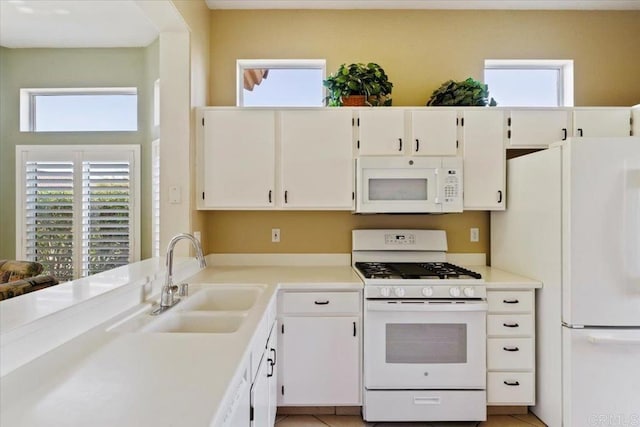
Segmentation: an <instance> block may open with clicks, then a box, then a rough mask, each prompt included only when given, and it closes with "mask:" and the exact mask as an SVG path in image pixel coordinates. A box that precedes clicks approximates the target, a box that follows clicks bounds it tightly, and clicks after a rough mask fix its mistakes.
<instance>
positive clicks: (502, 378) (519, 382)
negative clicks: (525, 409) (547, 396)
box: [487, 372, 536, 405]
mask: <svg viewBox="0 0 640 427" xmlns="http://www.w3.org/2000/svg"><path fill="white" fill-rule="evenodd" d="M535 397H536V390H535V375H534V373H533V372H489V373H488V374H487V404H489V405H535Z"/></svg>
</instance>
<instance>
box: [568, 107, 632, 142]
mask: <svg viewBox="0 0 640 427" xmlns="http://www.w3.org/2000/svg"><path fill="white" fill-rule="evenodd" d="M573 128H574V129H573V135H574V136H578V137H580V136H588V137H593V136H595V137H622V136H629V135H630V132H631V108H615V107H611V108H584V109H582V108H576V109H575V110H574V111H573Z"/></svg>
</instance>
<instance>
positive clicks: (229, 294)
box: [176, 285, 264, 311]
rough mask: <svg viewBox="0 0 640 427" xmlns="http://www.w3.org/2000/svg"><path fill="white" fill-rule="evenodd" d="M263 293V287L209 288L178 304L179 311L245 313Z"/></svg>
mask: <svg viewBox="0 0 640 427" xmlns="http://www.w3.org/2000/svg"><path fill="white" fill-rule="evenodd" d="M263 292H264V286H217V285H216V286H211V287H210V288H207V289H202V290H200V291H198V292H196V293H194V294H193V295H192V296H191V297H189V298H187V299H185V300H184V301H182V302H180V304H179V305H178V306H176V308H178V307H179V310H180V311H199V310H201V311H218V310H223V311H246V310H249V309H250V308H251V307H253V305H254V304H255V303H256V301H257V300H258V297H259V296H260V295H261V294H262V293H263Z"/></svg>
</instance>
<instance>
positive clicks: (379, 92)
mask: <svg viewBox="0 0 640 427" xmlns="http://www.w3.org/2000/svg"><path fill="white" fill-rule="evenodd" d="M322 84H323V85H324V86H325V87H326V88H327V90H328V95H327V97H326V98H325V102H326V103H327V105H329V106H343V105H346V106H354V105H369V106H381V105H384V106H389V105H391V89H392V88H393V83H391V82H390V81H389V79H388V77H387V74H386V73H385V72H384V70H383V69H382V67H380V66H379V65H378V64H375V63H373V62H370V63H368V64H362V63H357V64H351V65H345V64H342V65H340V68H338V71H337V72H335V73H334V74H331V75H329V77H327V79H326V80H324V81H323V82H322ZM354 96H356V97H358V98H356V99H351V97H354Z"/></svg>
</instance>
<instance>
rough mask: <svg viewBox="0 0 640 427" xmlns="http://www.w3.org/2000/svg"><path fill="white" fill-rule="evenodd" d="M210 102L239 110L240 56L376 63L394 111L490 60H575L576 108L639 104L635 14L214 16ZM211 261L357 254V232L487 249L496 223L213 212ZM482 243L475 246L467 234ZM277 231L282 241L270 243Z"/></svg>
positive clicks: (638, 15) (466, 217) (484, 218)
mask: <svg viewBox="0 0 640 427" xmlns="http://www.w3.org/2000/svg"><path fill="white" fill-rule="evenodd" d="M210 15H211V86H210V89H211V93H210V99H211V105H217V106H223V105H235V87H236V86H235V66H236V60H237V59H256V58H267V59H271V58H274V59H278V58H288V59H298V58H306V59H322V58H325V59H326V60H327V72H328V73H331V72H333V71H334V70H335V69H337V67H338V66H339V65H340V64H341V63H351V62H369V61H372V62H377V63H379V64H380V65H381V66H382V67H383V68H384V69H385V71H386V72H387V74H388V75H389V77H390V80H391V81H392V82H393V83H394V89H393V103H394V105H396V106H407V105H424V103H425V102H426V100H427V99H428V98H429V96H430V94H431V92H432V91H433V90H434V89H436V88H437V87H438V86H439V85H440V84H441V83H442V82H444V81H445V80H448V79H456V80H460V79H464V78H466V77H469V76H470V77H474V78H476V79H480V80H481V79H482V77H483V75H482V70H483V65H484V60H485V59H513V58H515V59H517V58H533V59H573V60H574V66H575V105H577V106H585V105H603V106H605V105H606V106H609V105H634V104H637V103H640V83H638V80H637V78H638V76H640V49H639V47H638V40H640V25H638V22H640V12H638V11H614V12H609V11H607V12H592V11H579V12H576V11H415V10H409V11H392V10H382V11H299V10H289V11H287V10H280V11H278V10H268V11H221V10H216V11H211V13H210ZM205 215H206V233H205V237H206V243H207V249H206V250H207V252H240V253H243V252H349V251H350V250H351V246H350V233H349V231H350V230H351V229H353V228H364V227H369V226H371V227H405V226H406V227H408V226H416V227H421V228H444V229H446V230H447V231H448V235H449V249H450V251H453V252H488V250H489V242H488V239H487V236H488V234H489V216H488V214H487V213H486V212H465V213H464V214H455V215H452V214H449V215H442V216H431V215H415V216H387V215H379V216H353V215H351V214H349V213H345V212H334V213H322V212H299V213H296V212H281V213H278V212H270V213H259V212H207V213H206V214H205ZM471 225H474V226H478V227H480V236H481V241H480V242H479V243H470V242H469V241H468V235H469V230H468V228H469V226H471ZM272 227H279V228H281V229H282V243H280V244H271V243H270V230H271V228H272Z"/></svg>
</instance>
